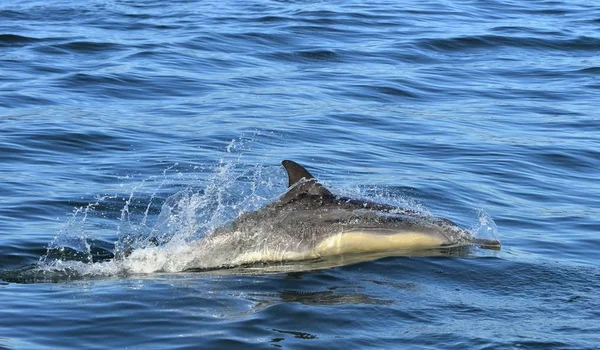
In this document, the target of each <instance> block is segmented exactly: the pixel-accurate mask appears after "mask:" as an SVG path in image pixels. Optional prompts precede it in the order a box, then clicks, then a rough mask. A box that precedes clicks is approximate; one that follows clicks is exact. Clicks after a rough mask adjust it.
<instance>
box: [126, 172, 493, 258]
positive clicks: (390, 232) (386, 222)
mask: <svg viewBox="0 0 600 350" xmlns="http://www.w3.org/2000/svg"><path fill="white" fill-rule="evenodd" d="M282 165H283V166H284V167H285V170H286V172H287V175H288V180H289V181H288V182H289V184H288V185H289V189H288V191H287V192H286V193H285V194H284V195H283V196H281V198H279V199H278V200H277V201H275V202H274V203H271V204H269V205H267V206H265V207H264V208H262V209H259V210H257V211H253V212H248V213H243V214H241V215H239V216H238V217H237V218H236V219H235V220H234V221H233V222H231V223H230V224H229V225H227V226H225V227H221V228H218V229H216V230H214V231H213V232H211V233H209V234H207V235H206V236H205V237H204V238H202V239H200V240H199V241H197V242H195V243H193V244H191V245H190V248H191V249H192V250H194V251H195V252H196V253H198V252H200V253H199V254H194V256H195V257H194V258H193V259H191V260H190V261H189V262H188V263H187V264H186V265H187V266H186V269H204V268H215V267H235V266H240V265H245V264H254V263H269V262H286V261H301V260H312V259H319V258H326V257H332V256H338V255H344V254H365V253H379V252H382V253H383V252H396V253H400V252H401V253H403V254H407V255H410V253H415V254H416V252H419V253H418V254H419V255H428V254H427V252H429V253H430V254H431V255H434V254H436V252H437V251H439V249H448V248H456V247H464V246H472V245H478V246H481V247H483V248H491V249H499V248H500V242H499V241H497V240H484V239H478V238H475V237H473V235H472V234H471V233H470V232H468V231H467V230H464V229H462V228H461V227H459V226H458V225H456V224H455V223H453V222H452V221H450V220H448V219H443V218H437V217H432V216H426V215H423V214H421V213H419V212H416V211H413V210H410V209H404V208H398V207H395V206H391V205H387V204H381V203H376V202H372V201H364V200H357V199H352V198H348V197H342V196H336V195H334V194H333V193H331V191H329V190H328V189H327V188H325V187H324V186H323V185H321V184H320V183H319V182H318V181H317V180H316V179H315V178H314V177H313V176H312V175H311V174H310V173H309V172H308V171H307V170H306V169H305V168H304V167H302V166H301V165H299V164H298V163H295V162H293V161H290V160H284V161H283V162H282ZM136 253H140V252H133V254H132V255H133V256H132V257H131V258H133V259H135V255H136Z"/></svg>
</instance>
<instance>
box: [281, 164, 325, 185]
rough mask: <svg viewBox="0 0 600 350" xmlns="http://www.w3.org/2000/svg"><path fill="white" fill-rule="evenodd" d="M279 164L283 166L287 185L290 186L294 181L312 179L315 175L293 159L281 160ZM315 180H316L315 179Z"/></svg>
mask: <svg viewBox="0 0 600 350" xmlns="http://www.w3.org/2000/svg"><path fill="white" fill-rule="evenodd" d="M281 165H283V167H284V168H285V171H287V175H288V187H292V185H293V184H295V183H296V182H298V181H300V180H302V179H304V180H305V181H308V180H314V179H315V177H314V176H312V175H311V173H309V172H308V170H306V169H304V167H303V166H302V165H300V164H298V163H296V162H294V161H291V160H284V161H283V162H281ZM315 181H316V180H315Z"/></svg>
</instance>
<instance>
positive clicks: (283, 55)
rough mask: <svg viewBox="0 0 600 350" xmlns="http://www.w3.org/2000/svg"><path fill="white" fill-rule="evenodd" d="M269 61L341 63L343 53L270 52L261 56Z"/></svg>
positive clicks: (313, 51)
mask: <svg viewBox="0 0 600 350" xmlns="http://www.w3.org/2000/svg"><path fill="white" fill-rule="evenodd" d="M261 56H262V57H265V58H267V59H269V60H272V59H276V60H281V61H284V62H296V63H307V64H309V63H314V62H322V63H338V62H342V61H343V53H340V52H336V51H331V50H300V51H293V52H282V51H280V52H271V53H268V54H262V55H261Z"/></svg>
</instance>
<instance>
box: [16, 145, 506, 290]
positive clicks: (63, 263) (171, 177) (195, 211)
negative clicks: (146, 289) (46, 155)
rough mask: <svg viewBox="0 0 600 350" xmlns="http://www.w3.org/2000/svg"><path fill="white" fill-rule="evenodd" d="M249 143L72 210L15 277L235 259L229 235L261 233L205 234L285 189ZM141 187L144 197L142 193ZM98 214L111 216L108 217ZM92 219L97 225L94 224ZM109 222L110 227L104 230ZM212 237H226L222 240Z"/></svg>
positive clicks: (98, 273) (377, 192) (383, 193)
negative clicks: (249, 160) (253, 157)
mask: <svg viewBox="0 0 600 350" xmlns="http://www.w3.org/2000/svg"><path fill="white" fill-rule="evenodd" d="M249 141H250V140H246V139H234V140H232V141H231V142H230V143H229V145H228V146H227V147H226V151H227V153H225V154H224V155H223V157H222V158H221V159H220V160H219V161H218V162H217V163H216V164H213V165H207V164H204V165H203V168H207V169H212V171H211V172H209V173H208V174H203V175H201V174H197V173H194V172H193V171H192V172H189V173H185V172H182V171H181V169H180V168H179V167H178V164H173V165H171V166H169V167H167V168H166V169H164V171H163V173H162V176H152V177H149V178H147V179H143V180H141V182H139V183H137V184H135V185H133V186H132V188H131V190H130V191H129V194H128V195H127V196H125V197H122V196H119V195H117V194H114V195H106V196H101V197H98V198H96V200H95V201H94V202H93V203H90V204H88V205H85V206H80V207H77V208H76V209H74V211H73V213H72V215H71V217H70V218H69V220H68V222H67V223H66V225H65V227H64V228H63V229H62V230H61V231H60V232H59V233H58V234H57V235H56V237H55V238H54V239H53V240H52V242H51V243H50V244H49V245H48V249H47V253H46V254H45V255H44V256H43V257H41V258H40V260H39V263H38V264H37V265H36V266H35V267H26V268H24V269H21V270H20V271H18V275H19V276H20V277H19V278H21V281H34V282H35V281H64V280H70V279H79V278H95V277H107V276H128V275H132V274H146V273H153V272H180V271H184V270H188V269H197V268H214V267H218V266H222V265H228V264H229V265H231V264H235V261H236V260H235V259H236V257H238V258H239V257H240V256H242V257H243V254H244V252H241V251H236V249H239V248H236V246H237V245H236V244H235V242H236V240H237V241H239V240H241V239H246V240H248V239H250V240H256V241H260V240H261V239H264V237H237V236H236V235H235V233H234V234H232V235H228V236H227V237H225V238H223V237H220V238H214V237H206V235H207V234H208V233H210V232H213V231H214V230H215V229H217V228H218V227H221V226H223V225H225V224H227V223H228V222H230V221H231V220H233V219H234V218H236V217H237V216H238V215H239V214H240V213H243V212H249V211H254V210H256V209H258V208H260V207H262V206H264V205H266V204H267V203H269V202H271V201H273V200H274V199H276V198H277V197H279V196H280V195H281V194H283V192H284V191H285V180H286V177H285V174H284V172H283V170H282V169H281V168H280V167H279V165H278V164H277V165H270V166H264V165H262V163H260V164H255V165H252V164H250V165H248V164H246V163H245V162H244V161H243V154H244V150H246V149H247V147H248V144H249V143H250V144H251V142H249ZM197 169H198V168H197V167H196V168H194V169H192V170H197ZM181 182H183V184H184V186H183V188H182V189H181V186H180V189H179V190H178V191H177V192H175V193H174V194H172V195H170V196H168V197H166V196H165V194H166V193H169V192H171V193H172V187H175V186H174V185H175V184H176V183H181ZM325 185H326V186H327V185H328V184H327V183H325ZM148 189H150V191H149V190H148ZM148 192H150V193H151V194H150V195H149V196H148V195H147V194H146V195H145V193H148ZM334 192H335V193H338V194H340V195H345V196H350V197H355V198H363V199H368V200H374V201H377V202H383V203H387V204H391V205H395V206H398V207H403V208H410V209H411V210H413V211H415V212H418V213H420V214H422V215H426V216H427V215H431V214H430V213H429V211H428V210H427V209H426V208H425V207H424V206H423V205H421V204H420V203H419V202H417V201H416V200H414V199H412V198H410V197H407V196H405V195H402V194H399V193H398V192H397V191H393V190H389V189H384V188H373V187H346V188H341V189H338V188H335V189H334ZM161 198H164V199H162V200H161ZM119 199H120V200H121V201H122V202H119ZM161 201H162V204H160V205H159V203H160V202H161ZM106 212H112V213H113V214H116V215H115V216H116V217H115V218H110V217H109V216H108V215H107V214H106ZM91 218H92V219H94V220H90V219H91ZM478 218H479V223H478V224H477V225H476V226H475V227H473V228H472V229H471V232H473V233H475V235H476V236H478V237H482V238H489V239H496V234H497V229H496V226H495V224H494V222H493V220H492V219H491V217H489V215H487V214H486V213H485V212H483V211H479V213H478ZM98 220H100V221H103V224H102V225H99V224H98V223H97V222H96V221H98ZM91 221H92V222H91ZM115 223H117V224H116V227H115V228H113V229H112V230H111V229H110V228H108V227H107V226H108V225H109V224H112V225H114V224H115ZM107 232H108V233H110V234H112V236H113V237H114V235H115V234H116V236H117V240H116V242H114V244H112V245H111V244H110V243H109V242H107V240H106V239H100V238H99V234H101V233H107ZM263 236H264V235H263ZM201 238H204V239H201ZM215 239H228V240H230V242H229V244H223V242H216V241H215ZM280 243H281V245H280V247H279V248H278V249H275V250H273V251H272V252H269V253H270V254H274V255H273V256H274V257H275V260H277V257H279V256H280V257H281V258H282V259H281V260H283V257H285V256H286V254H288V253H289V251H290V250H289V249H288V248H289V247H287V246H286V242H285V241H282V242H280ZM219 247H220V248H219ZM223 247H225V248H226V249H225V248H223ZM224 249H225V250H224ZM227 249H230V250H229V251H228V250H227ZM305 258H310V257H308V256H307V257H305ZM242 260H244V259H242Z"/></svg>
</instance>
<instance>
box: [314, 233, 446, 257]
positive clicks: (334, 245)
mask: <svg viewBox="0 0 600 350" xmlns="http://www.w3.org/2000/svg"><path fill="white" fill-rule="evenodd" d="M444 243H447V240H446V239H444V238H443V237H441V236H439V235H431V234H426V233H421V232H403V233H399V234H384V235H381V234H373V233H369V232H361V231H353V232H341V233H338V234H336V235H334V236H331V237H328V238H326V239H325V240H323V241H321V242H319V244H317V246H316V253H317V254H318V255H319V256H331V255H338V254H354V253H368V252H381V251H391V250H421V249H431V248H437V247H440V246H441V245H442V244H444Z"/></svg>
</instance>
